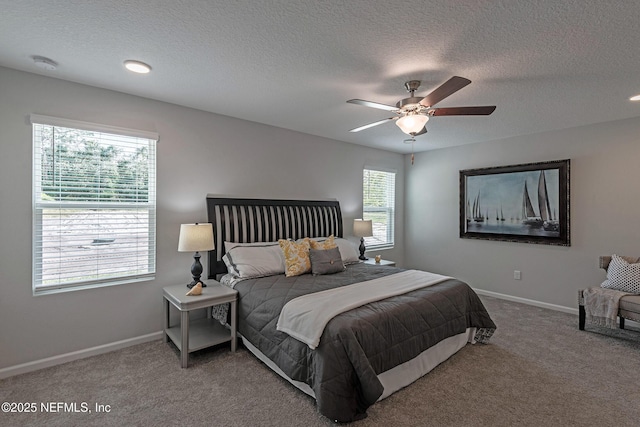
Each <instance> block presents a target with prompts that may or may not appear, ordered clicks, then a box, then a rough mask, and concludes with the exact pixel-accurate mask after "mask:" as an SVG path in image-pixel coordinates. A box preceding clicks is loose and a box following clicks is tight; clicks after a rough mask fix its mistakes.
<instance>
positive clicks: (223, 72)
mask: <svg viewBox="0 0 640 427" xmlns="http://www.w3.org/2000/svg"><path fill="white" fill-rule="evenodd" d="M0 10H2V13H1V14H0V40H2V43H0V66H5V67H9V68H15V69H18V70H24V71H28V72H33V73H38V74H45V75H48V76H51V77H55V78H60V79H64V80H70V81H74V82H79V83H84V84H87V85H92V86H97V87H102V88H107V89H113V90H117V91H120V92H125V93H130V94H134V95H140V96H143V97H147V98H152V99H157V100H161V101H166V102H171V103H175V104H179V105H184V106H188V107H193V108H198V109H201V110H205V111H211V112H214V113H218V114H223V115H228V116H233V117H240V118H243V119H246V120H250V121H255V122H259V123H265V124H269V125H273V126H278V127H282V128H287V129H292V130H296V131H300V132H304V133H308V134H312V135H318V136H323V137H327V138H332V139H336V140H341V141H347V142H352V143H356V144H362V145H368V146H372V147H378V148H384V149H387V150H392V151H397V152H408V151H409V150H410V148H411V147H410V146H409V145H407V144H403V143H402V141H403V140H404V139H405V137H406V135H404V134H403V133H402V132H401V131H400V130H399V129H398V127H397V126H395V125H394V124H393V123H392V122H389V123H386V124H383V125H380V126H377V127H374V128H371V129H368V130H364V131H362V132H359V133H350V132H349V129H352V128H354V127H357V126H361V125H364V124H367V123H369V122H373V121H377V120H381V119H384V118H385V117H391V116H392V115H393V114H391V115H390V113H389V112H385V111H382V110H376V109H372V108H367V107H363V106H359V105H352V104H347V103H346V102H345V101H346V100H348V99H351V98H361V99H366V100H369V101H375V102H380V103H384V104H392V105H393V104H395V103H396V102H397V101H398V100H399V99H401V98H405V97H406V96H408V94H407V93H406V91H405V89H404V87H403V83H404V82H405V81H406V80H413V79H415V80H422V81H423V83H422V86H421V88H420V89H419V91H418V93H417V94H416V96H424V95H426V94H427V93H428V92H429V91H430V90H432V89H433V88H435V87H437V86H438V85H440V84H441V83H443V82H444V81H446V80H447V79H449V78H450V77H451V76H453V75H459V76H462V77H466V78H468V79H470V80H472V82H473V83H471V84H470V85H469V86H467V87H465V88H463V89H462V90H460V91H458V92H456V93H455V94H453V95H452V96H450V97H449V98H447V99H445V100H444V101H442V102H440V103H439V104H438V105H437V106H438V107H448V106H467V105H496V106H497V109H496V111H495V112H494V113H493V114H492V115H491V116H487V117H433V118H432V119H431V121H429V123H428V124H427V128H428V130H429V131H428V133H427V134H426V135H422V136H420V137H418V139H417V142H416V144H415V150H416V151H423V150H429V149H435V148H442V147H451V146H455V145H462V144H469V143H475V142H481V141H487V140H493V139H500V138H505V137H510V136H516V135H523V134H531V133H536V132H543V131H548V130H555V129H563V128H569V127H575V126H581V125H586V124H592V123H598V122H605V121H611V120H617V119H624V118H630V117H637V116H640V103H632V102H629V101H628V98H629V97H630V96H632V95H635V94H638V93H640V74H639V73H638V60H639V58H640V42H639V41H638V31H637V28H638V22H637V20H638V18H639V17H640V2H638V1H637V0H633V1H627V0H616V1H602V0H549V1H515V0H513V1H490V0H469V1H462V0H461V1H458V0H453V1H431V0H429V1H424V0H423V1H407V0H384V1H382V0H349V1H344V0H342V1H337V0H332V1H322V0H295V1H294V0H288V1H284V0H269V1H261V0H233V1H231V0H229V1H225V2H221V1H205V0H200V1H197V0H191V1H189V0H155V1H152V0H146V1H141V0H111V1H104V0H81V1H77V0H66V1H51V0H20V1H16V0H0ZM32 55H41V56H45V57H48V58H51V59H53V60H54V61H56V62H58V64H59V67H58V68H57V70H55V71H45V70H42V69H40V68H37V67H35V65H34V64H33V62H32V61H31V59H30V57H31V56H32ZM126 59H138V60H141V61H144V62H147V63H148V64H150V65H151V66H152V67H153V71H152V72H151V73H150V74H148V75H145V76H141V75H134V74H131V73H129V72H127V71H126V70H125V69H124V68H123V66H122V63H123V61H124V60H126Z"/></svg>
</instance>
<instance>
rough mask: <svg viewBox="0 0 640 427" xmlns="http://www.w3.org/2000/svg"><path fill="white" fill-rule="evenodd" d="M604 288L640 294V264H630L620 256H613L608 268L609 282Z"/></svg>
mask: <svg viewBox="0 0 640 427" xmlns="http://www.w3.org/2000/svg"><path fill="white" fill-rule="evenodd" d="M600 286H601V287H603V288H608V289H615V290H618V291H623V292H630V293H634V294H640V263H635V264H630V263H629V262H627V261H626V260H625V259H623V258H622V257H619V256H618V255H615V254H614V255H611V262H610V263H609V267H608V268H607V280H605V281H604V282H603V283H602V285H600Z"/></svg>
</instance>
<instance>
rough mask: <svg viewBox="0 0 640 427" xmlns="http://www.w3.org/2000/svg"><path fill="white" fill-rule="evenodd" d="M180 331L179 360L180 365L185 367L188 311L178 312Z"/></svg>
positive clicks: (187, 342) (186, 363) (187, 350)
mask: <svg viewBox="0 0 640 427" xmlns="http://www.w3.org/2000/svg"><path fill="white" fill-rule="evenodd" d="M180 333H181V335H182V336H181V338H182V341H181V343H182V344H181V346H180V360H181V362H182V367H183V368H186V367H187V365H188V364H189V312H188V311H181V312H180Z"/></svg>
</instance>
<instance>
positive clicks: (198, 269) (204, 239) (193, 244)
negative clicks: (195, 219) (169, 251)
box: [178, 222, 214, 288]
mask: <svg viewBox="0 0 640 427" xmlns="http://www.w3.org/2000/svg"><path fill="white" fill-rule="evenodd" d="M213 248H214V246H213V225H212V224H211V223H208V222H207V223H204V224H198V223H195V224H181V225H180V237H179V239H178V252H195V255H194V256H193V259H194V261H193V264H192V265H191V275H192V276H193V281H192V282H191V283H189V284H188V285H187V287H188V288H192V287H194V286H195V285H196V283H198V282H201V283H202V286H207V285H206V284H204V282H202V281H201V280H200V275H201V274H202V264H200V251H210V250H212V249H213Z"/></svg>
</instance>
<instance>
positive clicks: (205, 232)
mask: <svg viewBox="0 0 640 427" xmlns="http://www.w3.org/2000/svg"><path fill="white" fill-rule="evenodd" d="M212 249H213V225H212V224H211V223H208V222H207V223H204V224H198V223H196V224H181V225H180V238H179V239H178V252H199V251H210V250H212Z"/></svg>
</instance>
